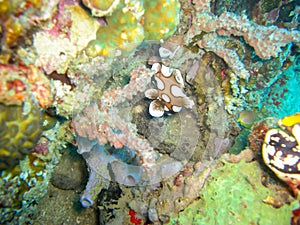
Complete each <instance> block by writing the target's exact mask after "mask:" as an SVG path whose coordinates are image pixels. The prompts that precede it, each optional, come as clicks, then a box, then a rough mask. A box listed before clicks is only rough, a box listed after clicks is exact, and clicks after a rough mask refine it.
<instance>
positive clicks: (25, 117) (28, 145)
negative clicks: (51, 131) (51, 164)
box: [0, 103, 42, 170]
mask: <svg viewBox="0 0 300 225" xmlns="http://www.w3.org/2000/svg"><path fill="white" fill-rule="evenodd" d="M0 124H1V126H0V127H1V128H0V159H1V160H0V170H3V169H6V168H8V167H9V166H11V165H14V164H16V163H18V162H19V160H20V159H23V158H24V157H25V156H26V155H27V153H28V152H29V151H30V150H31V149H32V148H33V147H34V146H35V144H36V143H37V141H38V140H39V138H40V135H41V132H42V118H41V112H40V110H39V108H38V107H37V106H36V105H34V104H30V103H24V104H23V105H21V106H5V105H3V104H0Z"/></svg>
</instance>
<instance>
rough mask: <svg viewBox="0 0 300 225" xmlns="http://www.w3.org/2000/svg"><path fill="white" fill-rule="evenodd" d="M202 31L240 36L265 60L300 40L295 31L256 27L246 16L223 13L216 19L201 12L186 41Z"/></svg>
mask: <svg viewBox="0 0 300 225" xmlns="http://www.w3.org/2000/svg"><path fill="white" fill-rule="evenodd" d="M202 31H204V32H217V33H218V34H219V35H221V36H230V35H234V36H242V37H243V38H244V40H245V41H246V42H247V43H248V44H249V45H250V46H252V47H253V48H254V50H255V52H256V54H257V56H259V57H260V58H265V59H267V58H270V57H277V56H278V53H280V52H281V47H284V46H286V45H287V44H289V43H291V42H299V40H300V32H299V31H296V30H292V31H289V30H287V29H284V28H278V27H277V26H262V25H258V24H256V23H253V22H251V21H250V20H249V19H248V18H247V17H246V16H237V15H235V14H233V13H229V12H224V13H222V14H221V15H220V16H219V17H217V16H215V15H213V14H212V13H211V12H209V10H206V11H203V10H202V11H201V13H199V14H198V16H197V17H195V18H194V21H193V26H192V27H191V29H190V30H189V32H188V40H187V41H189V39H190V37H193V36H195V34H197V33H201V32H202Z"/></svg>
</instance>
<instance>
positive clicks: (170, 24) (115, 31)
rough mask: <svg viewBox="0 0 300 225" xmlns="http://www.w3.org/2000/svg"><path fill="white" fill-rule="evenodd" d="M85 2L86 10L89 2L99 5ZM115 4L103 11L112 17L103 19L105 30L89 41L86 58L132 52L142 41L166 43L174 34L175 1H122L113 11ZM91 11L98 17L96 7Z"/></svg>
mask: <svg viewBox="0 0 300 225" xmlns="http://www.w3.org/2000/svg"><path fill="white" fill-rule="evenodd" d="M85 2H86V5H89V7H90V6H91V5H92V3H91V2H97V4H98V3H99V1H84V3H85ZM115 3H118V1H114V2H113V3H112V4H111V5H110V6H109V7H111V8H106V9H107V13H108V14H109V15H110V14H111V15H110V16H108V17H107V18H106V20H107V26H103V27H100V28H99V30H98V32H97V38H96V40H93V41H91V42H90V43H89V44H88V46H87V48H86V53H87V54H88V55H89V56H97V55H104V56H114V55H115V54H120V53H119V52H118V50H121V51H125V52H126V51H129V50H132V49H133V48H135V47H136V46H137V45H139V44H140V43H141V42H142V41H143V40H144V39H148V40H160V39H165V38H167V37H169V36H170V35H172V34H173V33H174V32H175V30H176V26H177V25H178V23H179V9H180V4H179V2H178V1H177V0H163V1H151V0H147V1H145V2H144V4H143V1H141V0H131V1H124V0H122V1H120V3H119V4H117V7H116V9H115V10H112V9H113V8H115ZM90 8H91V9H92V13H93V14H98V12H96V11H98V9H97V10H96V9H95V5H94V6H92V7H90ZM96 8H97V7H96ZM100 11H101V10H100ZM108 11H109V12H108ZM101 14H102V13H100V15H101ZM105 14H106V12H105Z"/></svg>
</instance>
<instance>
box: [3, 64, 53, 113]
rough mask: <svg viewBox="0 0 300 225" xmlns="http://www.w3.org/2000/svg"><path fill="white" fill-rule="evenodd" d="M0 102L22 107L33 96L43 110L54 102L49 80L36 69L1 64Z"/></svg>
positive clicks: (30, 66)
mask: <svg viewBox="0 0 300 225" xmlns="http://www.w3.org/2000/svg"><path fill="white" fill-rule="evenodd" d="M0 71H1V72H0V102H3V103H4V104H7V105H12V104H16V105H20V104H21V103H22V102H23V101H25V100H28V99H29V98H30V97H31V96H32V95H33V96H34V97H35V99H36V100H37V102H38V103H39V105H40V106H41V107H42V108H46V107H48V106H50V105H51V104H52V102H53V96H52V94H51V86H50V83H49V80H48V78H47V77H46V76H45V75H44V73H43V72H42V71H41V70H39V69H37V68H36V67H34V66H32V65H29V66H25V65H18V66H16V65H4V64H0Z"/></svg>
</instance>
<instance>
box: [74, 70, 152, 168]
mask: <svg viewBox="0 0 300 225" xmlns="http://www.w3.org/2000/svg"><path fill="white" fill-rule="evenodd" d="M152 75H153V72H152V71H150V70H148V69H146V68H145V67H139V68H137V69H135V70H133V71H131V73H130V77H131V78H130V82H129V84H127V85H125V86H124V87H123V88H120V87H118V88H116V89H110V90H106V91H105V92H104V93H103V95H102V97H101V99H100V101H99V102H97V104H91V105H90V106H88V107H87V108H86V109H85V110H83V112H82V113H80V114H79V115H78V116H77V117H75V118H74V119H73V126H74V128H75V130H76V132H77V134H78V135H79V136H80V137H85V138H88V139H89V140H90V141H92V140H97V142H98V144H99V145H104V144H107V143H110V145H112V146H114V147H115V148H117V149H120V148H122V147H124V146H127V147H128V148H131V149H134V150H135V152H136V154H137V156H138V157H139V158H140V164H143V165H147V164H149V163H152V162H154V161H155V152H154V150H153V148H152V147H151V146H150V144H149V142H148V141H147V140H146V139H142V138H140V137H138V134H137V130H136V127H135V125H134V124H131V123H129V122H127V121H124V120H123V119H122V118H121V117H120V116H119V115H118V110H119V109H118V108H117V107H118V104H120V103H122V102H124V101H125V100H128V99H132V98H133V96H134V95H135V94H137V93H138V92H143V91H145V89H146V86H147V84H149V82H150V78H151V76H152ZM78 151H79V152H80V151H81V149H79V150H78Z"/></svg>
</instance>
